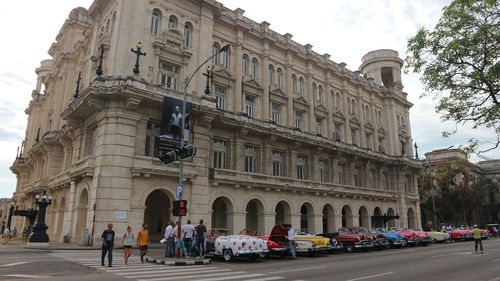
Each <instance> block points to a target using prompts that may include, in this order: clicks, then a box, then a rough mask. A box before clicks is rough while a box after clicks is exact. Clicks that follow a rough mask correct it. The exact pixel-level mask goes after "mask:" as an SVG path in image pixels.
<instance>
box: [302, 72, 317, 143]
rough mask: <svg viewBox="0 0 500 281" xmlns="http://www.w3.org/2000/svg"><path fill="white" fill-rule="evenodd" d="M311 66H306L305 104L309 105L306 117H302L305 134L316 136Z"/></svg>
mask: <svg viewBox="0 0 500 281" xmlns="http://www.w3.org/2000/svg"><path fill="white" fill-rule="evenodd" d="M311 72H312V65H311V63H309V64H308V73H307V74H306V80H305V83H306V87H305V88H306V95H305V96H306V99H307V102H308V103H309V109H308V110H307V116H304V118H307V120H306V122H307V123H306V122H305V123H306V124H307V132H309V133H311V134H314V135H316V115H315V114H314V103H315V97H314V93H313V87H312V83H313V78H312V74H311Z"/></svg>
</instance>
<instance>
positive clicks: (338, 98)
mask: <svg viewBox="0 0 500 281" xmlns="http://www.w3.org/2000/svg"><path fill="white" fill-rule="evenodd" d="M335 108H336V109H337V110H340V94H339V93H337V94H335Z"/></svg>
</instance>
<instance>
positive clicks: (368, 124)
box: [365, 122, 373, 130]
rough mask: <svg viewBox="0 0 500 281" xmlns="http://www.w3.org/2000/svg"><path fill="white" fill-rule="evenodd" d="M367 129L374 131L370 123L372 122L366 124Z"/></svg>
mask: <svg viewBox="0 0 500 281" xmlns="http://www.w3.org/2000/svg"><path fill="white" fill-rule="evenodd" d="M365 127H366V128H368V129H372V130H373V126H372V123H370V122H366V123H365Z"/></svg>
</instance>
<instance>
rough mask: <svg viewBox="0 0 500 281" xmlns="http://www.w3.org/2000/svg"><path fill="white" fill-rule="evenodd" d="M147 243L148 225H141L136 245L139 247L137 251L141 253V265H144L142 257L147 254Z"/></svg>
mask: <svg viewBox="0 0 500 281" xmlns="http://www.w3.org/2000/svg"><path fill="white" fill-rule="evenodd" d="M149 243H150V242H149V231H148V225H147V224H145V223H143V224H142V229H141V230H139V233H138V234H137V245H139V249H140V251H141V263H144V256H145V255H146V254H147V252H148V245H149Z"/></svg>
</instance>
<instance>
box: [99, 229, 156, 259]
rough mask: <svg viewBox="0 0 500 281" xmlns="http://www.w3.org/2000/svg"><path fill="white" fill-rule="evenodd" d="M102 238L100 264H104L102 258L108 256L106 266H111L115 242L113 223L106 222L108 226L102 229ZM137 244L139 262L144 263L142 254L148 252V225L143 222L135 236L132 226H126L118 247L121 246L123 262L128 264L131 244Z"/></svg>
mask: <svg viewBox="0 0 500 281" xmlns="http://www.w3.org/2000/svg"><path fill="white" fill-rule="evenodd" d="M101 238H102V254H101V265H102V266H105V264H104V260H105V258H106V256H108V267H112V266H113V248H114V243H115V231H114V230H113V224H112V223H110V224H108V228H107V229H106V230H104V232H103V233H102V235H101ZM134 243H135V244H137V246H139V249H140V251H141V263H144V256H145V255H146V254H147V252H148V245H149V244H150V240H149V231H148V225H147V224H143V225H142V228H141V230H139V232H138V233H137V237H135V236H134V234H133V233H132V227H130V226H128V227H127V231H126V232H125V233H124V234H123V235H122V239H121V242H120V248H123V251H124V255H123V258H124V260H125V264H128V259H129V258H130V256H131V255H132V246H133V245H134Z"/></svg>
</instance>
